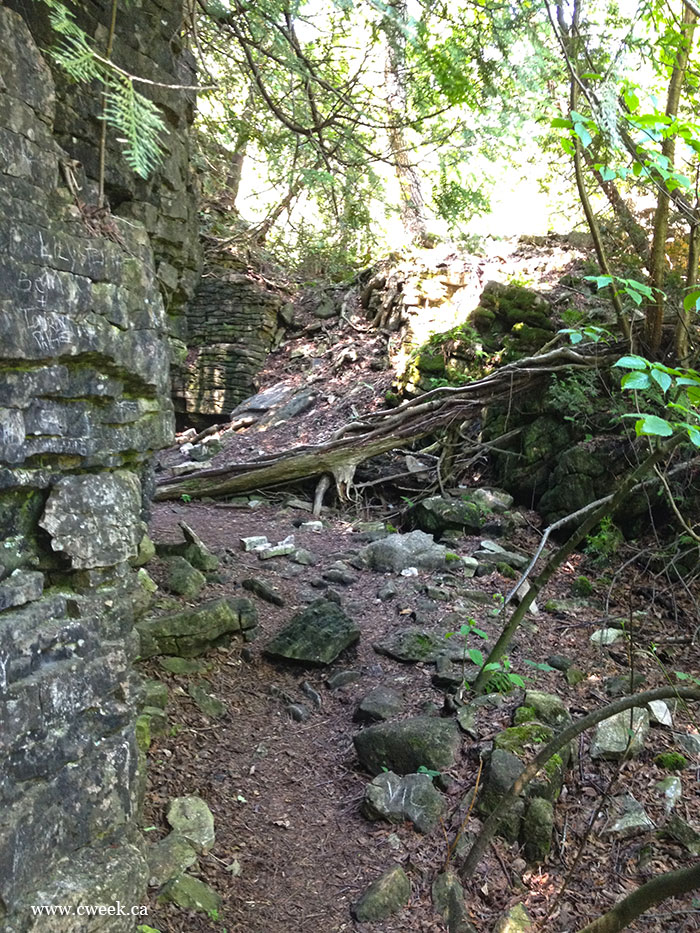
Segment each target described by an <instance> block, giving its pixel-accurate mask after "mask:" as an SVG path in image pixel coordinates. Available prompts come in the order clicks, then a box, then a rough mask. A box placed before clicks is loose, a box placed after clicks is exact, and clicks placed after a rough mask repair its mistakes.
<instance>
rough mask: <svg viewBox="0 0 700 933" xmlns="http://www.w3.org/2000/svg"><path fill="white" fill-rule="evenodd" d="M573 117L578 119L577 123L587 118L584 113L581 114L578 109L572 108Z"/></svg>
mask: <svg viewBox="0 0 700 933" xmlns="http://www.w3.org/2000/svg"><path fill="white" fill-rule="evenodd" d="M571 119H572V120H574V121H576V123H580V122H581V121H582V120H585V119H586V118H585V117H584V116H583V115H582V114H580V113H579V112H578V111H577V110H572V111H571Z"/></svg>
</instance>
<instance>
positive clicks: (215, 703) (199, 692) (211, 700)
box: [187, 683, 228, 719]
mask: <svg viewBox="0 0 700 933" xmlns="http://www.w3.org/2000/svg"><path fill="white" fill-rule="evenodd" d="M208 686H209V685H208V684H206V683H205V684H190V685H189V687H188V688H187V693H188V694H189V695H190V697H191V698H192V700H193V701H194V705H195V706H196V707H197V709H198V710H200V711H201V712H202V713H204V715H205V716H209V718H210V719H219V717H221V716H223V715H224V713H226V712H227V709H228V708H227V706H226V704H225V703H223V702H222V701H221V700H218V699H217V698H216V697H214V696H212V695H211V694H210V693H209V692H208V691H207V687H208Z"/></svg>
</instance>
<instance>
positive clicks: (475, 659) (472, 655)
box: [467, 648, 484, 667]
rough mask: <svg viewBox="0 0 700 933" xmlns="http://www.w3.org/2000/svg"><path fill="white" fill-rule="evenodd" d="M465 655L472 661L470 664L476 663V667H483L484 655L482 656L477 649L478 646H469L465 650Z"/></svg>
mask: <svg viewBox="0 0 700 933" xmlns="http://www.w3.org/2000/svg"><path fill="white" fill-rule="evenodd" d="M467 657H468V658H469V660H470V661H471V662H472V664H476V665H477V667H483V666H484V656H483V654H482V653H481V652H480V651H479V649H478V648H470V649H469V650H468V651H467Z"/></svg>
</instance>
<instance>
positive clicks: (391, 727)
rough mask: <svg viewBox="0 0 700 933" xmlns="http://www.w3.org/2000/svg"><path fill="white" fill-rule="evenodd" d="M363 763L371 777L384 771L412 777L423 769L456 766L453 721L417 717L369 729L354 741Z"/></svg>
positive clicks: (457, 733)
mask: <svg viewBox="0 0 700 933" xmlns="http://www.w3.org/2000/svg"><path fill="white" fill-rule="evenodd" d="M353 742H354V744H355V750H356V752H357V755H358V757H359V759H360V763H361V764H362V766H363V767H364V768H366V770H367V771H369V772H370V774H378V773H379V772H380V771H382V769H383V768H387V769H389V770H390V771H395V772H396V773H397V774H411V773H414V772H417V771H418V769H419V768H420V767H421V766H422V767H425V768H429V769H430V770H432V771H444V770H446V769H448V768H450V767H451V766H452V765H453V764H454V759H455V755H456V754H457V750H458V748H459V744H460V739H459V731H458V729H457V724H456V723H455V722H454V721H453V720H447V719H436V718H434V717H431V716H415V717H413V718H411V719H404V720H402V721H401V722H385V723H379V724H377V725H375V726H369V727H368V728H367V729H364V730H363V731H362V732H359V733H358V734H357V735H356V736H355V737H354V739H353Z"/></svg>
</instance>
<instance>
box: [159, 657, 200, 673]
mask: <svg viewBox="0 0 700 933" xmlns="http://www.w3.org/2000/svg"><path fill="white" fill-rule="evenodd" d="M158 663H159V664H160V666H161V667H162V668H163V670H164V671H169V672H170V673H171V674H201V673H203V672H204V671H205V670H206V664H204V663H203V662H202V661H193V660H191V659H190V658H177V657H173V658H159V659H158Z"/></svg>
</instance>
